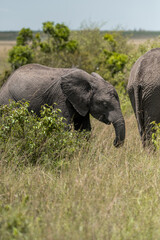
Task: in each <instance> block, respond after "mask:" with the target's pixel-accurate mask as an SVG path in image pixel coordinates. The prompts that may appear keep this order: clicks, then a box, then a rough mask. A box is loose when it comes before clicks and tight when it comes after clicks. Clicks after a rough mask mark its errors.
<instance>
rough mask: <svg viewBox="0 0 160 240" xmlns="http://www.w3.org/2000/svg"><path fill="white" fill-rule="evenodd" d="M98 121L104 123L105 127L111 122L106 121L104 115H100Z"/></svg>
mask: <svg viewBox="0 0 160 240" xmlns="http://www.w3.org/2000/svg"><path fill="white" fill-rule="evenodd" d="M99 121H101V122H104V123H105V124H107V125H110V124H111V122H110V121H109V120H108V119H106V117H105V116H104V115H101V116H100V117H99Z"/></svg>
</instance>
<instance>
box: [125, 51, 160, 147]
mask: <svg viewBox="0 0 160 240" xmlns="http://www.w3.org/2000/svg"><path fill="white" fill-rule="evenodd" d="M127 90H128V94H129V97H130V100H131V103H132V107H133V109H134V113H135V116H136V119H137V124H138V129H139V133H140V136H141V139H142V143H143V146H144V147H145V146H146V145H148V144H150V142H151V134H152V130H151V128H152V125H151V124H150V123H151V122H152V121H156V122H157V123H158V122H160V48H155V49H152V50H150V51H148V52H147V53H145V54H144V55H143V56H141V57H140V58H139V59H138V60H137V61H136V63H135V64H134V65H133V67H132V70H131V73H130V78H129V81H128V86H127Z"/></svg>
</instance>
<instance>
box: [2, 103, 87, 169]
mask: <svg viewBox="0 0 160 240" xmlns="http://www.w3.org/2000/svg"><path fill="white" fill-rule="evenodd" d="M28 107H29V103H28V102H17V103H15V102H10V104H9V105H4V106H1V107H0V114H1V118H0V151H1V155H3V157H5V158H6V159H7V161H14V160H15V159H18V160H17V161H18V164H20V162H21V163H25V164H26V163H31V164H33V163H37V162H38V163H46V164H49V165H50V164H51V165H59V164H60V163H61V161H63V159H64V158H65V157H67V156H68V157H71V156H72V155H73V153H74V152H75V151H76V150H77V149H78V148H79V147H81V146H82V145H83V143H84V142H85V136H86V135H85V134H84V133H77V132H74V131H68V130H65V129H66V128H67V126H66V124H65V119H64V118H63V117H61V116H60V112H61V111H60V110H59V109H53V108H52V107H49V106H47V105H44V106H42V109H41V113H40V115H41V117H37V116H36V115H35V114H34V112H33V111H31V112H29V111H28Z"/></svg>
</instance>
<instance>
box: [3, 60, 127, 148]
mask: <svg viewBox="0 0 160 240" xmlns="http://www.w3.org/2000/svg"><path fill="white" fill-rule="evenodd" d="M9 99H13V100H14V101H19V100H22V99H25V100H27V101H29V102H30V107H29V108H30V110H31V109H32V110H34V112H36V114H38V115H39V113H40V110H41V106H42V105H43V104H48V105H54V103H56V105H55V106H56V107H57V108H59V109H61V111H62V115H63V116H64V117H65V118H66V120H67V124H70V123H71V122H73V123H74V128H75V130H83V129H85V130H87V131H90V130H91V124H90V119H89V114H91V115H92V116H93V117H95V118H96V119H98V120H100V121H102V122H104V123H106V124H111V123H113V126H114V128H115V133H116V138H115V140H114V146H115V147H118V146H119V145H121V144H122V143H123V142H124V139H125V122H124V118H123V116H122V113H121V109H120V103H119V98H118V94H117V92H116V90H115V89H114V87H113V86H112V85H111V84H110V83H108V82H106V81H105V80H104V79H103V78H102V77H100V75H98V74H97V73H92V74H88V73H86V72H85V71H83V70H79V69H72V68H71V69H66V68H50V67H46V66H42V65H39V64H28V65H25V66H23V67H20V68H19V69H17V70H16V71H15V72H14V73H13V74H12V75H11V76H10V77H9V79H8V80H7V82H6V83H5V84H4V85H3V86H2V88H1V90H0V104H8V102H9Z"/></svg>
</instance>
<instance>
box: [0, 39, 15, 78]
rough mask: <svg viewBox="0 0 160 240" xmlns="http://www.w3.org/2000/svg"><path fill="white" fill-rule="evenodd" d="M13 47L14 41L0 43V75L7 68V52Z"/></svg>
mask: <svg viewBox="0 0 160 240" xmlns="http://www.w3.org/2000/svg"><path fill="white" fill-rule="evenodd" d="M14 45H15V42H14V41H0V74H1V73H2V72H3V71H5V70H6V69H8V68H9V63H8V62H7V56H8V51H9V50H10V49H11V48H12V47H13V46H14Z"/></svg>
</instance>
